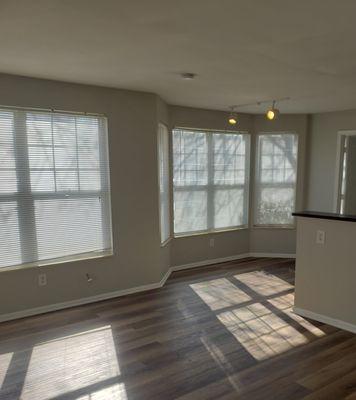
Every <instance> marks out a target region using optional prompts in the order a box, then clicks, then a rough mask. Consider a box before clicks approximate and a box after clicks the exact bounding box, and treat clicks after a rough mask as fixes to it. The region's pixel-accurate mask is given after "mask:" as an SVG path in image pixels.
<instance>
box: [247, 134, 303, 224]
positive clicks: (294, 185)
mask: <svg viewBox="0 0 356 400" xmlns="http://www.w3.org/2000/svg"><path fill="white" fill-rule="evenodd" d="M273 134H276V135H278V134H279V135H282V134H291V135H296V136H297V171H296V178H295V183H294V184H291V185H290V186H291V187H293V188H294V206H296V202H297V190H298V179H299V174H298V170H299V145H300V137H299V134H298V132H296V131H293V130H287V129H285V130H273V131H262V132H258V133H257V134H256V140H255V174H254V175H255V180H254V185H253V213H252V214H253V216H252V217H253V218H252V221H253V223H252V228H253V229H282V230H295V229H296V220H295V218H294V217H293V223H292V224H257V223H256V210H257V184H256V183H257V182H258V186H259V187H260V186H261V184H260V183H259V182H260V179H259V173H260V168H259V164H260V157H259V151H260V146H259V137H260V136H263V135H273ZM264 185H265V186H266V185H268V184H264ZM276 185H277V184H271V186H273V187H275V186H276ZM281 187H287V184H281Z"/></svg>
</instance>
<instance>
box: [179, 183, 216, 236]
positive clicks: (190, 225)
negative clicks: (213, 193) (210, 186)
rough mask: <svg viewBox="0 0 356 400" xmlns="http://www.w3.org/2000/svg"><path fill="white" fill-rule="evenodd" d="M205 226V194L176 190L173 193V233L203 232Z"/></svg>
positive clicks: (204, 192) (202, 192)
mask: <svg viewBox="0 0 356 400" xmlns="http://www.w3.org/2000/svg"><path fill="white" fill-rule="evenodd" d="M207 228H208V225H207V192H206V191H204V190H199V191H193V190H189V191H187V190H178V191H175V192H174V232H175V233H181V232H194V231H203V230H206V229H207Z"/></svg>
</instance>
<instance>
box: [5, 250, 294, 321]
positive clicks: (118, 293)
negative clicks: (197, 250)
mask: <svg viewBox="0 0 356 400" xmlns="http://www.w3.org/2000/svg"><path fill="white" fill-rule="evenodd" d="M248 257H271V258H278V257H280V258H293V257H295V255H293V254H275V253H272V254H267V253H244V254H236V255H234V256H229V257H222V258H214V259H210V260H203V261H198V262H195V263H189V264H184V265H176V266H173V267H170V268H169V269H168V271H167V272H166V273H165V274H164V276H163V277H162V279H161V280H160V281H159V282H156V283H151V284H148V285H142V286H136V287H133V288H129V289H123V290H116V291H114V292H108V293H102V294H98V295H95V296H90V297H84V298H82V299H76V300H70V301H65V302H63V303H55V304H50V305H48V306H43V307H36V308H30V309H28V310H23V311H16V312H13V313H8V314H2V315H0V322H5V321H11V320H14V319H19V318H25V317H30V316H33V315H38V314H44V313H48V312H51V311H58V310H63V309H65V308H71V307H76V306H81V305H84V304H89V303H96V302H98V301H102V300H109V299H113V298H115V297H121V296H126V295H128V294H133V293H139V292H145V291H147V290H152V289H158V288H160V287H162V286H164V284H165V283H166V281H167V279H168V278H169V276H170V275H171V273H172V272H174V271H182V270H184V269H190V268H196V267H203V266H205V265H212V264H219V263H223V262H227V261H234V260H241V259H243V258H248Z"/></svg>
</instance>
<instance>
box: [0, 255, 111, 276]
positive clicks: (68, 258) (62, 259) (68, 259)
mask: <svg viewBox="0 0 356 400" xmlns="http://www.w3.org/2000/svg"><path fill="white" fill-rule="evenodd" d="M113 255H114V253H113V250H104V251H92V252H89V253H82V254H77V255H73V256H65V257H58V258H52V259H48V260H43V261H36V262H31V263H26V264H18V265H10V266H8V267H0V272H6V271H15V270H19V269H27V268H37V267H48V266H51V265H58V264H66V263H70V262H76V261H84V260H92V259H96V258H105V257H111V256H113Z"/></svg>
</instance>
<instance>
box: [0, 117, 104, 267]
mask: <svg viewBox="0 0 356 400" xmlns="http://www.w3.org/2000/svg"><path fill="white" fill-rule="evenodd" d="M108 172H109V169H108V154H107V133H106V119H105V118H103V117H96V116H95V117H94V116H83V115H74V114H65V113H54V112H53V113H50V112H36V111H25V110H5V109H2V110H0V267H5V266H10V265H16V264H23V263H29V262H37V261H41V260H49V259H57V258H62V257H68V256H74V255H78V254H83V253H90V254H91V253H95V254H96V252H102V251H108V250H111V248H112V240H111V216H110V190H109V175H108Z"/></svg>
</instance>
